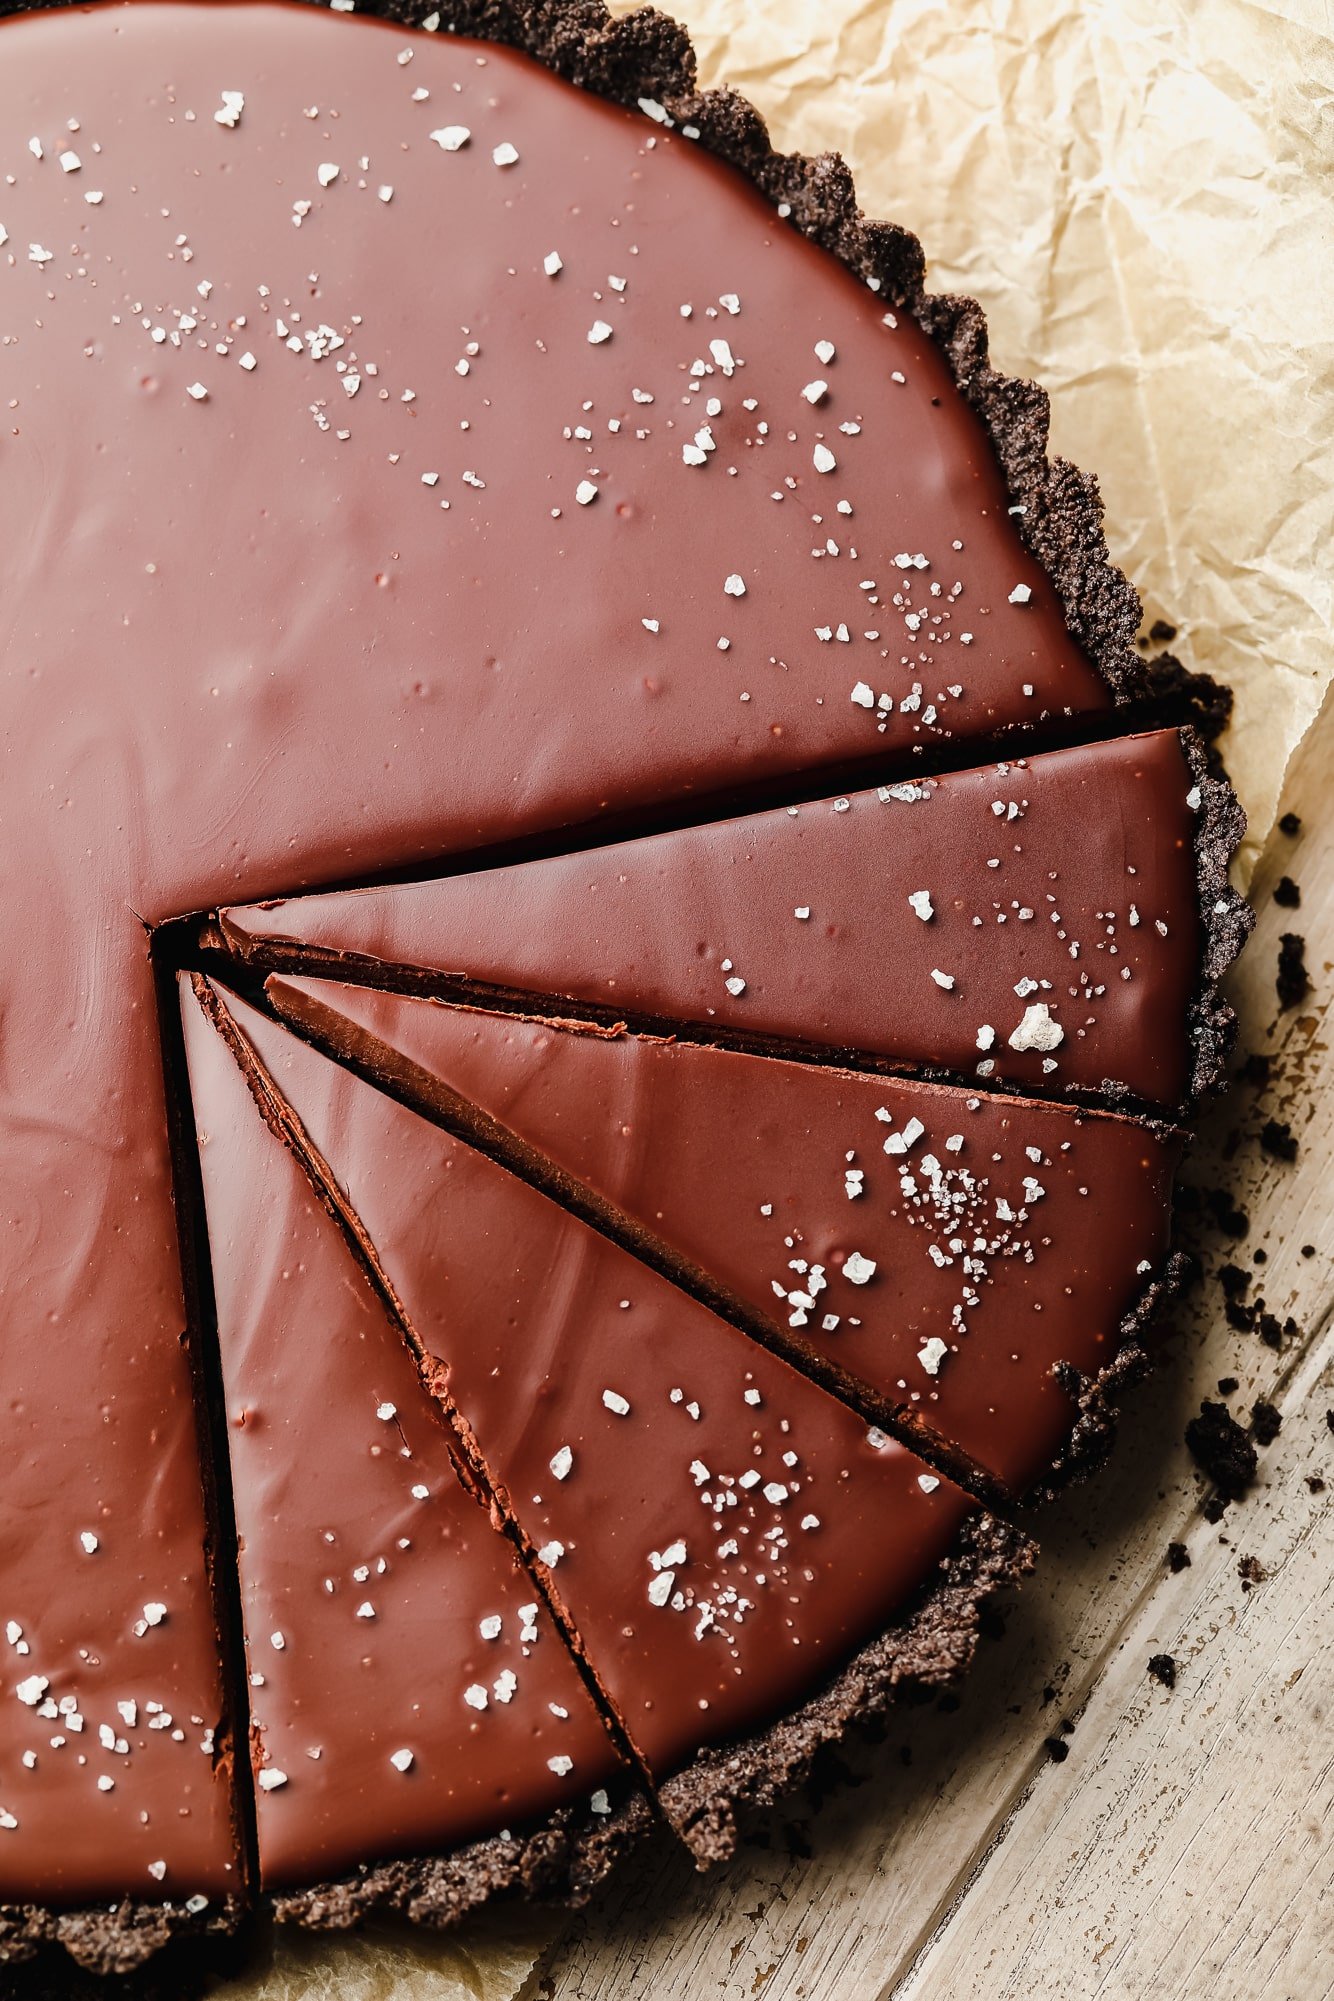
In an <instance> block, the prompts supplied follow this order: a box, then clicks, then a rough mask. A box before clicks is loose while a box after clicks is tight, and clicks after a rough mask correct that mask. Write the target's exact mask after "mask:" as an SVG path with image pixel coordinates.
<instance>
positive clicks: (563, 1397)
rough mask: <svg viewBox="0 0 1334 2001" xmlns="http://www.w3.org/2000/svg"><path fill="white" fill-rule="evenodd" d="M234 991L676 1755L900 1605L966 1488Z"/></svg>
mask: <svg viewBox="0 0 1334 2001" xmlns="http://www.w3.org/2000/svg"><path fill="white" fill-rule="evenodd" d="M233 1012H234V1014H235V1016H236V1019H237V1020H238V1021H239V1022H240V1024H241V1026H242V1028H243V1029H244V1032H245V1035H246V1037H247V1038H248V1040H249V1041H250V1042H251V1043H252V1045H253V1047H254V1048H255V1050H256V1051H257V1052H258V1054H259V1056H260V1059H261V1061H262V1063H263V1065H264V1067H265V1069H266V1070H267V1072H268V1074H269V1076H270V1077H271V1078H272V1080H273V1082H274V1083H275V1084H276V1086H277V1087H278V1089H279V1090H280V1092H281V1093H282V1095H283V1096H284V1098H285V1099H286V1100H287V1102H288V1104H289V1105H290V1106H291V1107H292V1109H293V1110H294V1111H295V1112H296V1114H297V1117H298V1118H299V1119H300V1121H301V1124H302V1126H303V1127H304V1129H305V1131H306V1133H307V1134H308V1135H309V1137H310V1139H311V1140H313V1142H314V1144H315V1146H316V1147H317V1148H318V1150H319V1152H320V1154H321V1155H322V1156H323V1158H324V1160H325V1161H326V1162H327V1163H328V1165H329V1167H330V1169H331V1170H332V1172H333V1174H334V1176H335V1177H336V1179H337V1182H338V1185H339V1187H340V1189H341V1190H342V1191H343V1192H344V1194H345V1195H346V1198H347V1200H348V1202H349V1204H350V1206H351V1208H352V1210H353V1211H354V1212H355V1215H356V1216H357V1218H358V1219H359V1221H360V1223H361V1224H362V1226H363V1227H364V1229H365V1231H366V1232H367V1234H368V1236H369V1240H370V1243H371V1244H372V1245H373V1246H374V1253H375V1256H376V1258H377V1260H378V1262H379V1266H380V1268H381V1270H382V1271H383V1273H384V1275H385V1278H386V1279H387V1281H388V1283H389V1284H390V1285H391V1286H392V1288H393V1291H394V1295H395V1297H396V1298H397V1299H398V1300H399V1302H400V1303H401V1305H402V1307H403V1310H404V1312H405V1314H406V1315H407V1317H408V1320H409V1322H410V1324H411V1326H412V1328H413V1330H414V1332H415V1335H416V1337H417V1338H418V1340H419V1341H420V1342H421V1343H422V1345H423V1347H424V1348H425V1350H426V1351H427V1352H428V1353H429V1354H430V1355H431V1356H433V1357H435V1358H437V1360H438V1361H439V1363H441V1364H442V1365H443V1383H444V1385H445V1388H446V1391H447V1394H448V1396H449V1398H450V1399H451V1400H452V1401H453V1403H454V1405H455V1407H456V1408H457V1411H458V1413H459V1415H460V1418H461V1420H462V1422H463V1423H464V1424H465V1425H466V1427H467V1428H468V1431H469V1432H470V1434H471V1436H472V1438H473V1439H474V1440H475V1442H476V1446H477V1449H478V1451H479V1452H480V1454H481V1455H482V1457H483V1458H484V1460H485V1462H486V1465H487V1468H488V1469H489V1471H490V1474H491V1477H492V1479H493V1480H494V1482H495V1484H496V1488H497V1491H498V1492H500V1493H502V1494H503V1495H504V1496H505V1498H506V1500H507V1504H508V1506H509V1508H510V1509H511V1510H512V1512H513V1514H514V1516H515V1518H516V1519H517V1521H518V1522H519V1524H520V1526H521V1527H522V1529H523V1531H524V1533H525V1534H526V1536H527V1538H528V1540H529V1542H530V1543H531V1544H532V1546H533V1548H534V1549H535V1550H536V1551H537V1552H538V1555H539V1558H542V1553H543V1552H544V1551H545V1552H546V1555H545V1558H543V1559H542V1560H543V1561H545V1562H547V1563H548V1564H549V1570H548V1575H549V1577H550V1581H551V1585H552V1587H553V1589H554V1591H555V1592H556V1593H557V1594H558V1596H559V1599H560V1601H561V1602H562V1604H563V1605H564V1606H565V1607H566V1608H567V1611H568V1614H569V1617H570V1619H571V1621H572V1623H573V1625H574V1627H575V1628H576V1629H577V1632H578V1634H579V1637H580V1639H581V1641H582V1643H583V1645H584V1647H585V1649H586V1651H587V1654H588V1657H589V1659H590V1661H591V1662H592V1664H593V1666H594V1668H595V1670H596V1672H597V1674H598V1677H599V1680H600V1682H601V1684H602V1686H603V1688H604V1689H605V1690H606V1691H607V1693H608V1695H609V1696H610V1698H611V1700H612V1702H613V1703H614V1704H615V1706H616V1709H617V1711H618V1712H619V1714H620V1715H621V1717H622V1718H623V1719H624V1721H625V1723H626V1725H627V1727H628V1729H629V1731H630V1733H631V1736H632V1738H633V1741H634V1742H635V1744H636V1746H637V1747H638V1749H639V1751H640V1753H641V1755H642V1756H643V1758H644V1759H645V1761H646V1762H647V1764H648V1766H649V1768H650V1769H651V1770H652V1772H653V1773H654V1774H655V1776H656V1777H657V1778H658V1779H660V1780H661V1779H664V1778H666V1777H668V1776H669V1775H670V1774H671V1773H672V1772H673V1771H675V1770H677V1769H679V1768H680V1767H682V1766H685V1765H687V1764H688V1763H689V1762H690V1758H691V1755H692V1753H693V1752H694V1751H695V1749H696V1748H697V1747H698V1746H699V1745H701V1744H707V1743H716V1742H718V1741H720V1740H725V1739H727V1738H730V1737H732V1736H735V1735H737V1734H738V1733H742V1732H745V1731H747V1730H751V1729H755V1728H758V1727H759V1726H761V1725H763V1724H765V1723H767V1722H768V1721H770V1720H771V1719H772V1718H773V1717H775V1716H777V1715H779V1714H780V1713H781V1712H782V1711H783V1710H784V1709H786V1708H789V1707H790V1706H791V1705H792V1704H793V1703H794V1702H796V1701H798V1700H800V1698H802V1697H803V1696H805V1695H807V1694H809V1693H811V1692H813V1690H814V1689H815V1688H817V1687H818V1686H819V1685H820V1683H821V1681H823V1680H824V1679H826V1678H827V1677H828V1675H829V1674H830V1672H831V1671H832V1670H833V1669H834V1668H835V1667H836V1666H838V1665H840V1664H841V1663H842V1661H843V1660H844V1659H846V1657H847V1656H848V1655H849V1654H851V1653H852V1652H853V1651H854V1650H855V1648H856V1647H857V1646H858V1645H859V1644H860V1643H861V1642H863V1641H865V1640H867V1639H869V1638H871V1637H872V1636H873V1635H874V1634H876V1633H877V1632H879V1631H880V1630H881V1629H882V1628H883V1627H884V1626H885V1625H886V1624H887V1623H888V1622H891V1621H892V1620H893V1619H894V1618H895V1617H896V1615H898V1614H899V1613H900V1612H901V1611H902V1610H903V1608H904V1607H905V1604H906V1603H907V1602H908V1601H909V1600H910V1599H911V1597H912V1595H913V1594H914V1592H915V1591H917V1589H918V1588H919V1587H920V1586H921V1585H922V1584H923V1583H924V1582H925V1581H926V1579H927V1578H928V1577H929V1576H930V1575H931V1573H932V1571H933V1570H934V1568H935V1566H936V1564H937V1563H938V1562H939V1560H940V1559H941V1558H942V1557H943V1556H945V1555H946V1553H947V1552H948V1550H949V1548H950V1546H951V1544H952V1542H953V1540H954V1537H955V1534H956V1532H957V1530H958V1528H959V1526H960V1524H961V1523H962V1522H963V1520H964V1519H965V1517H966V1516H967V1515H968V1514H969V1513H970V1511H971V1510H970V1504H969V1502H968V1501H967V1499H966V1497H965V1496H964V1495H963V1494H961V1493H960V1492H959V1491H958V1490H957V1489H956V1488H955V1487H953V1486H951V1485H950V1483H949V1482H948V1481H945V1480H941V1479H939V1478H938V1477H937V1476H936V1475H934V1474H932V1473H930V1472H929V1471H928V1469H927V1468H926V1467H925V1466H924V1465H923V1464H922V1462H921V1461H920V1460H919V1459H917V1458H915V1457H914V1456H913V1454H911V1453H910V1452H908V1451H906V1450H905V1449H904V1448H903V1447H902V1446H900V1445H897V1444H893V1443H891V1442H889V1441H887V1440H882V1439H880V1438H879V1435H878V1434H874V1435H873V1434H870V1433H868V1431H867V1427H866V1425H865V1423H864V1422H862V1421H861V1420H859V1419H858V1418H857V1417H855V1416H854V1415H853V1413H852V1412H851V1411H849V1410H847V1409H845V1408H844V1407H843V1406H842V1405H841V1404H839V1403H837V1402H835V1401H834V1399H833V1398H832V1397H829V1396H827V1395H826V1394H825V1392H824V1391H823V1390H820V1389H817V1388H816V1387H815V1386H814V1385H813V1384H811V1383H808V1382H806V1381H805V1380H804V1379H803V1378H802V1377H800V1376H798V1375H796V1374H795V1373H794V1372H793V1371H792V1370H791V1369H789V1368H788V1367H787V1365H786V1364H785V1363H783V1362H780V1361H778V1360H777V1359H776V1358H775V1357H773V1356H771V1355H769V1354H768V1353H767V1352H766V1351H765V1350H764V1349H762V1348H761V1347H759V1346H758V1345H757V1344H756V1343H754V1342H752V1341H750V1340H749V1339H747V1337H746V1336H745V1335H744V1334H740V1333H738V1332H737V1331H736V1330H735V1329H734V1328H732V1327H729V1326H728V1325H727V1323H726V1322H725V1321H722V1320H720V1319H718V1318H717V1317H716V1316H715V1315H714V1314H712V1313H710V1312H709V1311H708V1310H707V1309H706V1308H704V1307H703V1306H700V1305H698V1304H697V1303H696V1302H695V1301H693V1300H691V1299H689V1298H688V1297H687V1296H686V1295H685V1294H684V1293H682V1292H679V1291H678V1290H677V1289H676V1287H675V1286H673V1285H671V1284H670V1283H669V1282H668V1281H667V1280H666V1279H663V1278H661V1277H659V1276H658V1275H657V1274H656V1273H654V1272H651V1271H649V1270H648V1269H647V1267H646V1266H643V1265H641V1264H640V1263H639V1262H638V1260H637V1259H635V1258H634V1257H632V1256H631V1255H630V1254H629V1253H628V1252H625V1251H623V1250H620V1249H619V1248H617V1247H616V1246H615V1245H614V1244H611V1243H609V1242H608V1241H607V1239H606V1238H605V1237H602V1236H599V1235H598V1234H597V1233H596V1232H595V1231H593V1230H592V1229H590V1228H589V1227H588V1226H587V1225H586V1224H584V1223H582V1222H580V1221H578V1220H577V1219H576V1218H575V1217H573V1216H570V1215H567V1214H566V1213H565V1212H564V1211H563V1210H561V1209H559V1208H558V1207H557V1206H556V1205H555V1204H554V1203H552V1202H550V1201H548V1199H547V1198H546V1197H545V1196H543V1195H540V1194H538V1193H537V1192H536V1190H534V1189H532V1188H529V1187H528V1186H526V1185H525V1184H524V1183H523V1182H521V1181H518V1180H516V1179H515V1177H514V1176H513V1175H511V1174H509V1173H507V1172H506V1171H505V1169H504V1168H501V1167H498V1166H497V1165H495V1163H494V1162H492V1161H490V1160H487V1159H485V1158H484V1157H483V1156H482V1155H481V1154H479V1153H476V1152H474V1151H473V1150H472V1149H471V1148H469V1147H467V1146H464V1145H463V1144H462V1143H461V1142H460V1141H458V1140H456V1139H453V1138H451V1137H450V1136H449V1135H448V1134H446V1133H443V1132H441V1131H439V1130H438V1129H437V1128H436V1127H434V1126H431V1125H429V1124H428V1123H427V1122H426V1121H425V1120H424V1119H421V1118H419V1117H418V1116H417V1115H416V1114H415V1113H413V1112H410V1111H408V1110H406V1109H405V1108H404V1107H403V1106H401V1105H398V1104H396V1103H394V1102H393V1100H391V1099H389V1098H386V1097H384V1096H383V1095H382V1094H381V1093H380V1092H378V1091H376V1090H374V1089H373V1088H372V1087H371V1086H370V1085H368V1084H365V1083H363V1082H362V1081H361V1080H360V1079H359V1078H356V1077H354V1076H352V1075H351V1073H350V1072H348V1071H346V1070H343V1069H341V1068H340V1067H339V1066H338V1065H336V1064H334V1063H331V1062H329V1061H328V1060H327V1059H326V1058H324V1057H323V1056H321V1055H320V1054H318V1053H317V1052H316V1051H315V1050H313V1049H310V1048H309V1047H307V1046H306V1045H305V1044H304V1043H301V1042H298V1041H296V1040H295V1039H294V1038H293V1037H292V1036H291V1035H289V1034H288V1033H287V1032H286V1031H285V1030H283V1029H282V1028H279V1027H276V1026H274V1025H273V1024H272V1023H270V1022H268V1021H266V1020H264V1019H263V1017H261V1016H259V1015H257V1014H255V1013H254V1011H253V1010H249V1009H244V1008H243V1007H242V1006H241V1004H240V1003H236V1004H235V1005H234V1007H233ZM609 1399H610V1400H611V1401H610V1403H609V1401H608V1400H609ZM622 1406H624V1408H622ZM566 1454H568V1455H569V1456H568V1462H567V1461H566V1460H565V1458H564V1455H566ZM553 1462H554V1463H553ZM562 1467H564V1469H565V1470H564V1471H563V1472H562V1471H561V1468H562ZM678 1548H679V1550H680V1554H679V1555H673V1554H671V1553H672V1552H673V1551H675V1550H677V1549H678ZM668 1571H670V1572H671V1573H672V1581H671V1584H670V1586H663V1585H658V1586H657V1590H658V1591H659V1592H662V1593H664V1594H669V1595H664V1596H663V1600H662V1602H661V1603H656V1602H654V1599H653V1598H652V1597H650V1595H649V1594H650V1591H651V1590H653V1589H654V1580H655V1579H661V1578H663V1577H664V1576H665V1575H666V1574H667V1572H668Z"/></svg>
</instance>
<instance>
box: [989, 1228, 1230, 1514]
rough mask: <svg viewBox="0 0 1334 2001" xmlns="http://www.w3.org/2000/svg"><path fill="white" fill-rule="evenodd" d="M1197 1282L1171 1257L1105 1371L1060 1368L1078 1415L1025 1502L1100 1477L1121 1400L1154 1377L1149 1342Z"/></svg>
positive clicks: (1184, 1260)
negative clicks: (1088, 1372) (1091, 1373)
mask: <svg viewBox="0 0 1334 2001" xmlns="http://www.w3.org/2000/svg"><path fill="white" fill-rule="evenodd" d="M1194 1276H1195V1264H1194V1260H1193V1259H1192V1258H1190V1257H1188V1256H1187V1255H1186V1253H1185V1252H1184V1251H1173V1252H1172V1254H1171V1256H1170V1257H1169V1258H1168V1259H1167V1261H1166V1263H1165V1264H1164V1265H1163V1267H1162V1269H1161V1270H1160V1271H1157V1272H1154V1273H1153V1275H1152V1277H1151V1278H1150V1279H1149V1281H1148V1283H1147V1284H1146V1286H1145V1288H1144V1290H1143V1292H1142V1293H1141V1294H1140V1296H1139V1298H1138V1299H1137V1300H1136V1301H1135V1304H1134V1305H1133V1306H1132V1307H1131V1309H1130V1311H1129V1313H1127V1314H1126V1316H1125V1318H1124V1319H1123V1320H1122V1322H1121V1326H1120V1329H1119V1338H1118V1342H1117V1348H1116V1353H1115V1354H1114V1355H1113V1356H1112V1359H1111V1361H1110V1362H1108V1364H1107V1365H1106V1367H1105V1368H1103V1369H1100V1370H1099V1371H1098V1373H1097V1375H1096V1376H1092V1377H1090V1376H1084V1375H1081V1374H1080V1372H1079V1370H1078V1369H1075V1368H1072V1367H1071V1366H1070V1364H1069V1363H1058V1364H1057V1368H1056V1374H1057V1375H1058V1377H1059V1379H1060V1383H1061V1387H1062V1389H1064V1390H1065V1391H1066V1392H1067V1394H1068V1395H1069V1396H1071V1397H1072V1398H1073V1399H1074V1402H1075V1406H1076V1410H1077V1413H1078V1415H1077V1416H1076V1419H1075V1424H1074V1428H1073V1430H1072V1431H1071V1433H1070V1436H1069V1438H1068V1439H1067V1440H1066V1443H1065V1446H1064V1448H1063V1450H1062V1451H1061V1453H1060V1456H1059V1457H1058V1458H1057V1459H1055V1460H1054V1461H1053V1462H1052V1467H1051V1470H1050V1472H1049V1473H1048V1475H1047V1477H1046V1478H1045V1479H1044V1480H1043V1481H1042V1482H1041V1484H1040V1485H1039V1486H1037V1487H1035V1488H1034V1489H1033V1490H1032V1491H1031V1492H1030V1493H1028V1494H1026V1495H1025V1496H1024V1497H1023V1498H1024V1500H1025V1501H1026V1502H1029V1503H1041V1502H1045V1501H1050V1500H1054V1499H1055V1497H1056V1495H1057V1494H1058V1493H1060V1491H1061V1490H1062V1488H1064V1487H1066V1486H1068V1485H1070V1484H1071V1482H1073V1481H1078V1480H1086V1479H1088V1478H1089V1477H1090V1475H1091V1474H1093V1473H1096V1472H1097V1470H1098V1468H1099V1467H1100V1466H1101V1465H1102V1463H1103V1461H1104V1460H1105V1459H1106V1458H1107V1455H1108V1454H1109V1453H1110V1451H1111V1449H1112V1447H1113V1446H1114V1445H1115V1443H1116V1427H1117V1417H1118V1404H1119V1401H1120V1398H1121V1397H1122V1395H1123V1394H1124V1392H1125V1391H1126V1390H1128V1389H1130V1388H1131V1387H1132V1386H1133V1385H1134V1384H1135V1383H1139V1382H1142V1381H1143V1380H1144V1378H1145V1376H1147V1375H1148V1374H1150V1372H1151V1371H1152V1369H1153V1367H1154V1355H1153V1350H1152V1346H1151V1345H1150V1342H1151V1336H1153V1335H1154V1334H1155V1333H1158V1332H1159V1331H1161V1329H1162V1325H1163V1322H1164V1321H1165V1320H1166V1318H1167V1315H1168V1314H1169V1313H1170V1312H1171V1310H1172V1308H1173V1307H1174V1306H1175V1305H1176V1304H1177V1302H1178V1300H1180V1298H1181V1296H1182V1294H1183V1293H1184V1292H1185V1291H1186V1289H1187V1287H1188V1286H1189V1285H1190V1283H1191V1281H1192V1280H1193V1278H1194Z"/></svg>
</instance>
